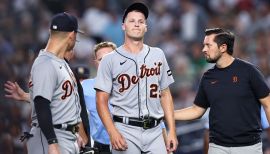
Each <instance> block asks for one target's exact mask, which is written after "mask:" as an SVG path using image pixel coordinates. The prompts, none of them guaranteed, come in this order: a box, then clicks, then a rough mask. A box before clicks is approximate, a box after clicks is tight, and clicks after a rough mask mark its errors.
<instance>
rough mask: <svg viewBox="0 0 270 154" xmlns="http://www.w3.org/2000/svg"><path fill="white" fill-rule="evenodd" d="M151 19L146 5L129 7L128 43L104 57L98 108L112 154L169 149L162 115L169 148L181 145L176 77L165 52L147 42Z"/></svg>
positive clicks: (99, 75) (157, 152)
mask: <svg viewBox="0 0 270 154" xmlns="http://www.w3.org/2000/svg"><path fill="white" fill-rule="evenodd" d="M147 17H148V8H147V6H145V5H144V4H143V3H134V4H132V5H130V6H129V7H128V8H127V9H126V10H125V12H124V15H123V25H122V29H123V30H124V32H125V42H124V44H123V45H122V46H120V47H119V48H117V49H116V50H115V51H114V52H112V53H109V54H108V55H106V56H104V57H103V58H102V60H101V63H100V65H99V68H98V73H97V77H96V83H95V86H94V87H95V89H96V99H97V110H98V114H99V116H100V118H101V120H102V122H103V124H104V126H105V128H106V129H107V131H108V134H109V136H110V141H111V146H112V153H121V154H130V153H132V154H141V153H155V154H164V153H167V151H166V147H165V143H164V139H163V136H162V130H161V129H160V122H161V121H162V119H163V116H164V115H165V119H166V122H167V124H168V128H169V133H168V137H167V143H166V145H167V150H168V151H174V150H175V149H176V147H177V144H178V141H177V138H176V133H175V123H174V115H173V110H174V108H173V100H172V97H171V93H170V89H169V85H170V84H172V83H173V82H174V79H173V77H172V73H171V71H170V68H169V66H168V64H167V61H166V58H165V56H164V53H163V51H162V50H161V49H159V48H154V47H150V46H148V45H146V44H144V43H143V37H144V34H145V32H146V31H147V26H146V19H147ZM109 98H110V103H111V105H112V106H113V109H112V117H111V115H110V111H109V109H108V100H109Z"/></svg>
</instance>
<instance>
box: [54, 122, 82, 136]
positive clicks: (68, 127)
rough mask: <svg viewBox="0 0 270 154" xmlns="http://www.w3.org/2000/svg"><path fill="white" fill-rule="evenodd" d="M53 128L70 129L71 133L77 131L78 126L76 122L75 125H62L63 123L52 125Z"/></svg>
mask: <svg viewBox="0 0 270 154" xmlns="http://www.w3.org/2000/svg"><path fill="white" fill-rule="evenodd" d="M53 127H54V128H56V129H63V130H66V131H70V132H72V133H73V134H75V133H77V132H79V126H78V125H77V124H75V125H66V126H65V125H63V124H57V125H53Z"/></svg>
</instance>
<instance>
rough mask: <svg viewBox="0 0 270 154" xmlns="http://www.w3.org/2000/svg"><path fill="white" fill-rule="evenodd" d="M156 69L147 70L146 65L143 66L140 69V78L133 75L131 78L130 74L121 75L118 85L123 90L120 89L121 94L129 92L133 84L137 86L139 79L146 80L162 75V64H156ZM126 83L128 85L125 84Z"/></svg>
mask: <svg viewBox="0 0 270 154" xmlns="http://www.w3.org/2000/svg"><path fill="white" fill-rule="evenodd" d="M154 65H155V67H153V68H147V67H146V65H145V64H143V65H142V66H141V67H140V74H139V77H137V76H136V75H132V76H131V77H130V75H129V74H121V75H119V76H118V80H117V81H118V83H120V84H121V88H120V89H119V92H124V91H125V90H127V89H128V88H129V87H130V85H131V84H137V83H138V81H139V78H144V77H145V76H146V77H150V76H154V75H160V66H161V65H162V63H161V62H158V63H154ZM125 83H126V84H125Z"/></svg>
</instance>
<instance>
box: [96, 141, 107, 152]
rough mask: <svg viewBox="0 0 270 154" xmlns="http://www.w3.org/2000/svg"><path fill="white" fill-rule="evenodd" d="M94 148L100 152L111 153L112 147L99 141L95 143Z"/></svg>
mask: <svg viewBox="0 0 270 154" xmlns="http://www.w3.org/2000/svg"><path fill="white" fill-rule="evenodd" d="M94 148H97V149H98V150H99V151H100V152H110V151H111V150H110V145H109V144H103V143H100V142H97V141H94Z"/></svg>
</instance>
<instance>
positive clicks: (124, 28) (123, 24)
mask: <svg viewBox="0 0 270 154" xmlns="http://www.w3.org/2000/svg"><path fill="white" fill-rule="evenodd" d="M122 30H123V31H125V30H126V27H125V23H122Z"/></svg>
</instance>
